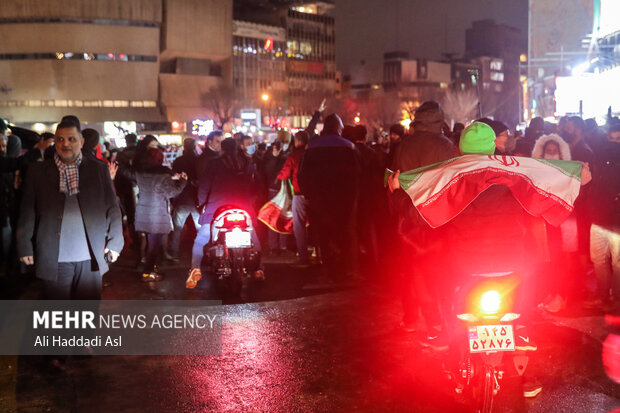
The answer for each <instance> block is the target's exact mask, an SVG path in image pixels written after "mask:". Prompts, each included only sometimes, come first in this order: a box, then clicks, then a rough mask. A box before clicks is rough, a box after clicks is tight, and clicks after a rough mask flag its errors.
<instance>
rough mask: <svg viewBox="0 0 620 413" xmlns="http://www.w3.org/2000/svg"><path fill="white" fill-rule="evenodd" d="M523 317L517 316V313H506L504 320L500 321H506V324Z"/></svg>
mask: <svg viewBox="0 0 620 413" xmlns="http://www.w3.org/2000/svg"><path fill="white" fill-rule="evenodd" d="M519 317H521V314H517V313H506V314H504V315H503V317H502V318H500V320H499V321H504V322H508V321H514V320H516V319H517V318H519Z"/></svg>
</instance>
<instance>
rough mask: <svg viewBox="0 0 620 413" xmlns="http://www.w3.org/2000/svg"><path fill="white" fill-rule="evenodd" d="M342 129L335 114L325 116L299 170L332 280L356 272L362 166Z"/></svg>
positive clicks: (328, 274)
mask: <svg viewBox="0 0 620 413" xmlns="http://www.w3.org/2000/svg"><path fill="white" fill-rule="evenodd" d="M342 129H343V125H342V120H341V119H340V117H338V115H336V114H335V113H334V114H332V115H330V116H328V117H327V118H325V125H324V127H323V131H322V132H321V136H320V137H319V138H317V139H315V140H313V141H311V142H310V144H309V145H308V149H307V150H306V152H305V153H304V156H303V158H302V161H301V166H300V168H299V173H298V178H299V186H300V189H301V191H302V192H303V194H304V195H305V196H306V197H307V198H308V203H309V205H308V206H309V212H310V225H311V226H314V228H315V229H316V233H317V235H318V239H319V245H320V247H321V257H322V259H323V262H324V264H325V266H326V270H327V273H326V274H325V275H326V276H327V277H328V278H329V279H330V280H329V281H337V280H339V281H347V279H350V278H351V276H352V275H354V273H355V271H356V259H355V252H356V251H357V240H356V234H355V222H356V216H357V200H358V193H359V188H360V175H361V167H360V159H359V154H358V152H357V151H356V150H355V145H353V143H352V142H350V141H348V140H346V139H344V138H343V137H342V136H341V134H342ZM343 277H344V279H343ZM326 281H328V280H326Z"/></svg>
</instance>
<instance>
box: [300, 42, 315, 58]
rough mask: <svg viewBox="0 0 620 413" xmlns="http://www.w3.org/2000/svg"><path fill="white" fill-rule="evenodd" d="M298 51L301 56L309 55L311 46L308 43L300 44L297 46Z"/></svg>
mask: <svg viewBox="0 0 620 413" xmlns="http://www.w3.org/2000/svg"><path fill="white" fill-rule="evenodd" d="M299 51H300V52H301V54H304V55H309V54H311V53H312V44H310V43H309V42H301V43H300V44H299Z"/></svg>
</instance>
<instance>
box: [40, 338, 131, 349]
mask: <svg viewBox="0 0 620 413" xmlns="http://www.w3.org/2000/svg"><path fill="white" fill-rule="evenodd" d="M122 345H123V344H122V337H121V336H118V337H113V336H106V338H105V339H102V337H101V336H95V337H90V338H86V337H84V336H73V337H70V338H66V337H62V336H37V338H36V339H35V341H34V346H35V347H66V348H69V347H121V346H122Z"/></svg>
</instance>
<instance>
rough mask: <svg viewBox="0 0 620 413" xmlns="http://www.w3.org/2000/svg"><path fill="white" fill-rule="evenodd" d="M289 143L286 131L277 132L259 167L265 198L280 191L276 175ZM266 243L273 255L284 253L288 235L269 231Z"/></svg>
mask: <svg viewBox="0 0 620 413" xmlns="http://www.w3.org/2000/svg"><path fill="white" fill-rule="evenodd" d="M290 141H291V134H290V133H289V132H287V131H284V130H280V131H278V138H277V139H276V140H275V141H274V142H273V143H272V144H271V147H270V148H268V149H267V153H266V154H265V157H264V159H263V164H262V165H261V173H262V179H263V180H264V182H265V185H266V186H267V197H268V199H272V198H273V197H275V196H276V195H277V193H278V191H279V190H280V186H281V185H280V181H279V180H278V174H279V173H280V171H281V170H282V167H284V163H285V162H286V159H287V158H288V156H289V155H290V152H291V151H290V149H292V148H289V146H290ZM267 234H268V241H269V248H270V252H271V253H272V254H273V255H279V254H280V253H283V252H285V251H286V246H287V242H288V237H289V236H288V235H284V234H278V233H277V232H275V231H273V230H271V229H269V230H268V232H267Z"/></svg>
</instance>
